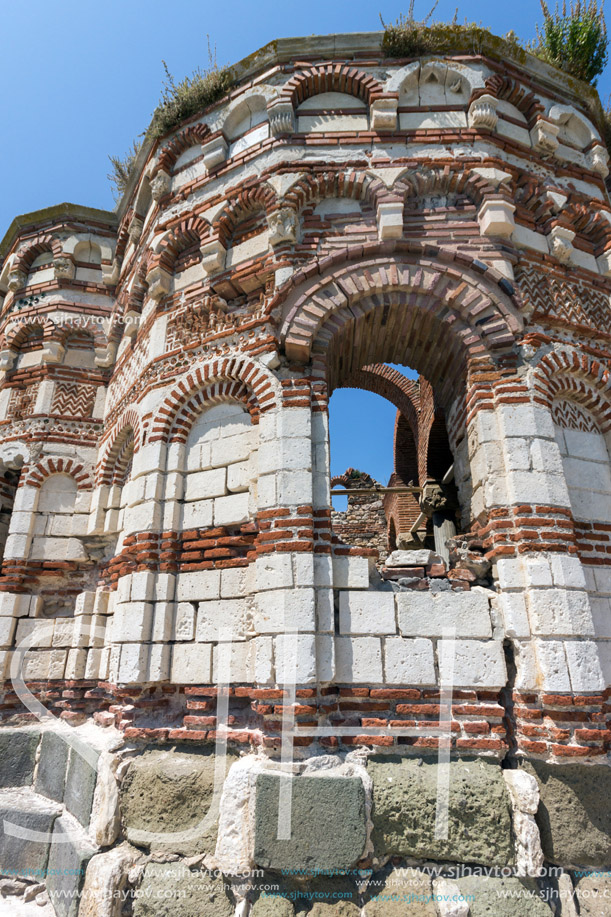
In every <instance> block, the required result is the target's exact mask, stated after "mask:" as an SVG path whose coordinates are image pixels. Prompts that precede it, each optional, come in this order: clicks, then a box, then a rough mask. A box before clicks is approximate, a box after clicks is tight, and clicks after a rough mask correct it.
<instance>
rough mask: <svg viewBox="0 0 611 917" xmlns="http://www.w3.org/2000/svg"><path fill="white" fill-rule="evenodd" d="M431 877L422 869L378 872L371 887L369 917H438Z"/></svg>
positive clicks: (365, 911) (389, 869) (365, 913)
mask: <svg viewBox="0 0 611 917" xmlns="http://www.w3.org/2000/svg"><path fill="white" fill-rule="evenodd" d="M432 894H433V885H432V882H431V877H430V876H428V875H427V874H426V873H424V872H420V871H419V870H418V869H406V868H403V869H401V870H394V869H392V868H391V867H387V868H386V869H385V870H383V872H379V873H375V874H374V875H373V876H372V877H371V879H370V881H369V884H368V885H367V892H366V904H365V910H364V911H363V914H364V915H365V917H405V915H406V914H409V917H437V909H436V907H435V905H434V904H433V901H432V900H431V898H432Z"/></svg>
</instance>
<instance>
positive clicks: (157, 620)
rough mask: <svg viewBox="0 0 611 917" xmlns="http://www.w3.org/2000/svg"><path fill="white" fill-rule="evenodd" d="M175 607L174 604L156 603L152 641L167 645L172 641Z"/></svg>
mask: <svg viewBox="0 0 611 917" xmlns="http://www.w3.org/2000/svg"><path fill="white" fill-rule="evenodd" d="M174 613H175V605H174V603H173V602H155V605H154V608H153V627H152V634H151V640H152V641H153V642H154V643H166V642H167V641H169V640H171V639H172V632H173V628H174Z"/></svg>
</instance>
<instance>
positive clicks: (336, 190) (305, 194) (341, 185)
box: [282, 171, 388, 211]
mask: <svg viewBox="0 0 611 917" xmlns="http://www.w3.org/2000/svg"><path fill="white" fill-rule="evenodd" d="M387 196H388V190H387V188H386V186H385V185H384V183H383V182H382V181H381V180H380V179H379V178H374V177H373V176H372V175H367V173H366V172H359V171H354V172H343V171H335V172H331V171H324V172H318V173H315V174H313V175H306V176H304V178H301V179H300V180H299V181H298V182H296V183H295V184H294V185H292V186H291V188H290V189H289V191H287V193H286V194H285V196H284V198H283V200H282V204H283V205H284V206H289V207H293V208H294V209H295V210H297V211H299V210H302V209H303V208H304V207H305V206H306V205H307V204H310V203H312V202H314V201H317V202H318V201H322V200H324V199H325V198H330V197H346V198H354V199H355V200H366V201H370V202H371V203H372V204H373V206H374V207H375V206H377V204H378V202H379V200H380V199H381V198H383V197H387Z"/></svg>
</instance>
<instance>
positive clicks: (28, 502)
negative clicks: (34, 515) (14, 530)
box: [13, 484, 39, 512]
mask: <svg viewBox="0 0 611 917" xmlns="http://www.w3.org/2000/svg"><path fill="white" fill-rule="evenodd" d="M38 494H39V489H38V487H32V485H31V484H23V485H22V486H21V487H18V488H17V493H16V494H15V501H14V503H13V512H34V510H35V509H36V507H37V505H38Z"/></svg>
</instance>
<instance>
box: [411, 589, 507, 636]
mask: <svg viewBox="0 0 611 917" xmlns="http://www.w3.org/2000/svg"><path fill="white" fill-rule="evenodd" d="M396 599H397V611H398V618H399V630H400V632H401V634H403V636H405V637H420V636H422V637H433V636H437V637H441V636H443V633H444V629H445V628H454V629H455V632H456V636H457V637H480V638H483V639H485V638H487V637H491V636H492V624H491V620H490V602H489V598H488V596H487V595H486V594H485V593H483V592H476V591H473V592H442V593H439V594H437V595H433V594H431V593H427V592H408V593H399V594H397V596H396Z"/></svg>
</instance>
